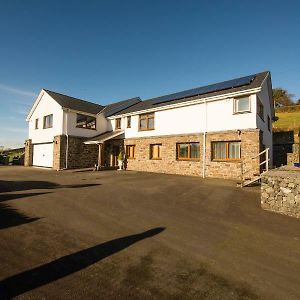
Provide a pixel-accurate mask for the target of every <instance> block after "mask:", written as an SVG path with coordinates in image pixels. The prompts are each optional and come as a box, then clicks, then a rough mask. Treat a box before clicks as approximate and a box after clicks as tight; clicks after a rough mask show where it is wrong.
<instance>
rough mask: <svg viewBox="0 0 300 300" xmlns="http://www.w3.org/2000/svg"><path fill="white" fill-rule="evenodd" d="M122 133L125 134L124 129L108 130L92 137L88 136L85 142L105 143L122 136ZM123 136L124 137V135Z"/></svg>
mask: <svg viewBox="0 0 300 300" xmlns="http://www.w3.org/2000/svg"><path fill="white" fill-rule="evenodd" d="M121 135H124V130H115V131H112V130H111V131H106V132H103V133H101V134H98V135H96V136H94V137H92V138H87V139H86V140H85V143H103V142H105V141H107V140H110V139H113V138H117V137H118V138H120V136H121ZM121 138H124V137H123V136H122V137H121Z"/></svg>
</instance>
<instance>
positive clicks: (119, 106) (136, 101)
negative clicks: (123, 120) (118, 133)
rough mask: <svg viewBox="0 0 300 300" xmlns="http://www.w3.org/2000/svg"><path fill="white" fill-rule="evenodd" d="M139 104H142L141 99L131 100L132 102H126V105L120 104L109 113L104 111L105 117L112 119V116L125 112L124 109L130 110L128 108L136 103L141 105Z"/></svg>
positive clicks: (109, 110)
mask: <svg viewBox="0 0 300 300" xmlns="http://www.w3.org/2000/svg"><path fill="white" fill-rule="evenodd" d="M139 102H140V99H139V98H133V99H130V100H128V101H126V102H125V103H123V104H120V105H118V106H115V107H113V108H111V109H109V108H108V110H107V111H104V116H105V117H110V116H112V115H114V114H116V113H118V112H120V111H121V110H124V109H126V108H128V107H130V106H132V105H134V104H136V103H139Z"/></svg>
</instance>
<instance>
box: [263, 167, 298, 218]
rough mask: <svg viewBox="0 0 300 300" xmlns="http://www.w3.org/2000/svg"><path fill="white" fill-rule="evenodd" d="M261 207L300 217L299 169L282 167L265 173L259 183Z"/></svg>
mask: <svg viewBox="0 0 300 300" xmlns="http://www.w3.org/2000/svg"><path fill="white" fill-rule="evenodd" d="M261 207H262V208H263V209H266V210H271V211H274V212H278V213H282V214H285V215H289V216H292V217H296V218H300V169H299V168H293V167H282V168H279V169H275V170H272V171H269V172H267V173H265V174H264V175H263V176H262V184H261Z"/></svg>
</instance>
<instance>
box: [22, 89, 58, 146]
mask: <svg viewBox="0 0 300 300" xmlns="http://www.w3.org/2000/svg"><path fill="white" fill-rule="evenodd" d="M51 114H53V127H52V128H47V129H43V119H44V116H47V115H51ZM37 118H38V119H39V128H38V129H35V119H37ZM28 123H29V124H28V127H29V134H28V138H29V139H31V140H32V143H34V144H35V143H47V142H53V137H54V136H56V135H60V134H62V124H63V110H62V108H61V106H60V105H59V104H58V103H57V102H56V101H55V100H53V99H52V98H51V97H50V96H49V95H48V94H47V93H44V94H43V96H42V98H41V99H40V102H39V104H38V105H37V107H36V108H35V110H34V112H33V114H32V116H31V117H30V119H29V122H28Z"/></svg>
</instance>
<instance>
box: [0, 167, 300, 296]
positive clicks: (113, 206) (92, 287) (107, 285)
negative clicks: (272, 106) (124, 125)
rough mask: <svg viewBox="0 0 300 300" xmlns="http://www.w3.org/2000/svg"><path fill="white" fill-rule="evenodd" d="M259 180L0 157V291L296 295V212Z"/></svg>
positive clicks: (299, 225)
mask: <svg viewBox="0 0 300 300" xmlns="http://www.w3.org/2000/svg"><path fill="white" fill-rule="evenodd" d="M259 192H260V191H259V188H257V187H256V188H244V189H241V188H238V187H236V186H235V184H234V183H233V182H230V181H225V180H215V179H205V180H203V179H201V178H197V177H188V176H176V175H164V174H154V173H142V172H132V171H124V172H117V171H103V172H91V171H85V172H77V171H61V172H56V171H53V170H45V169H38V168H25V167H15V166H11V167H4V166H2V167H0V257H1V264H0V299H10V298H14V297H15V298H16V299H300V220H298V219H293V218H291V217H287V216H283V215H279V214H275V213H272V212H267V211H263V210H262V209H261V208H260V194H259Z"/></svg>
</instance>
